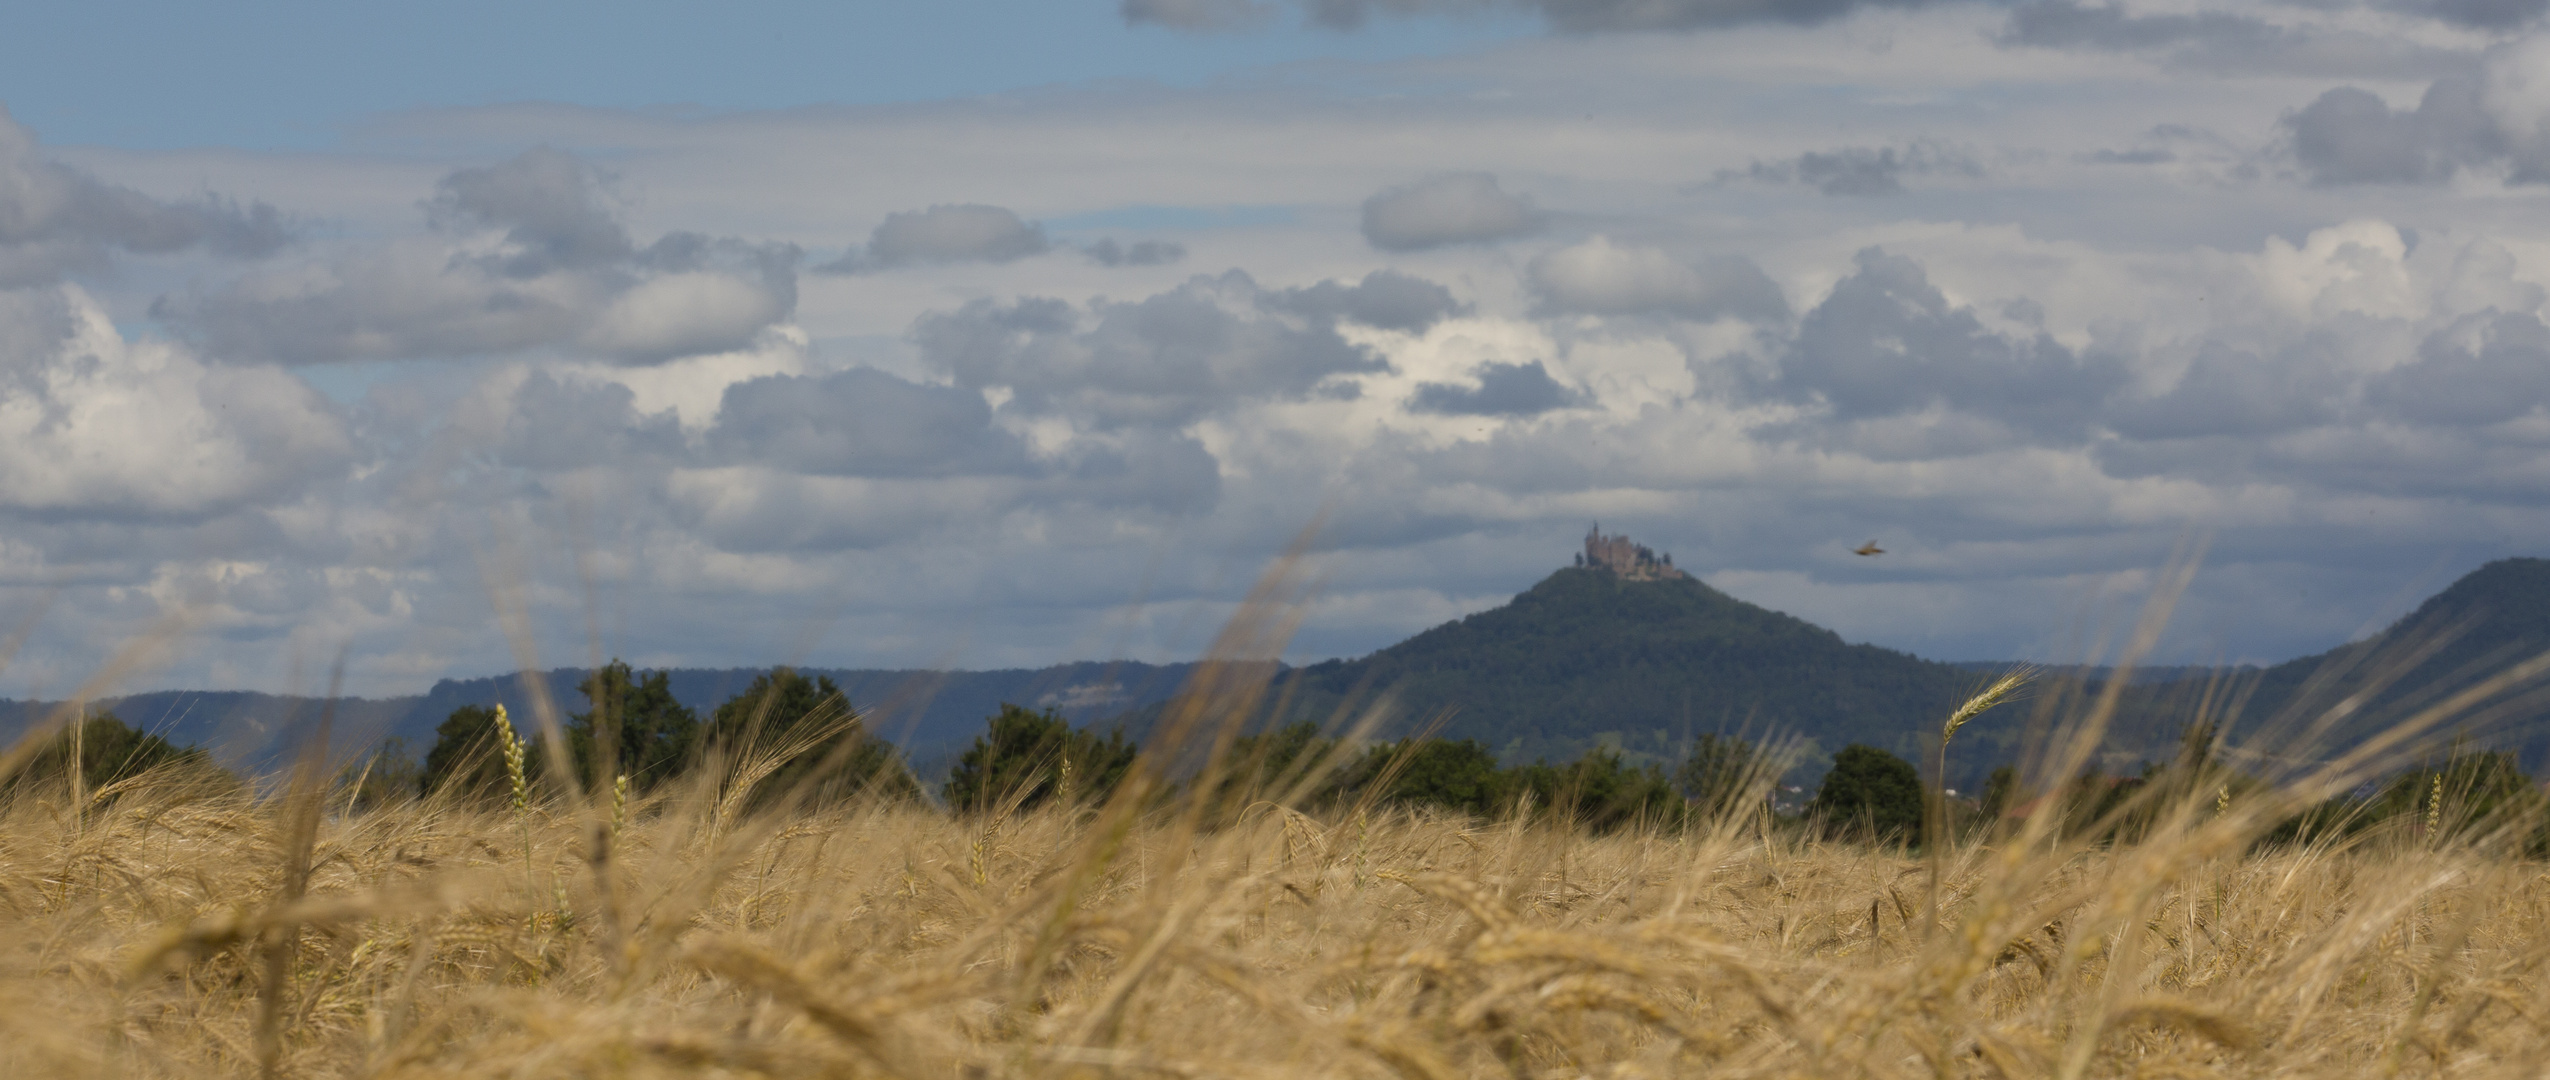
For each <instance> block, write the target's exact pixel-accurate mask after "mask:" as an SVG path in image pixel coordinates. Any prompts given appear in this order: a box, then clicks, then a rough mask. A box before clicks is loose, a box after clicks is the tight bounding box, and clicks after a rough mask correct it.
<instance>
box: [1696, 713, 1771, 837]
mask: <svg viewBox="0 0 2550 1080" xmlns="http://www.w3.org/2000/svg"><path fill="white" fill-rule="evenodd" d="M1765 767H1766V766H1765V764H1764V762H1763V761H1762V752H1761V751H1760V750H1759V749H1757V748H1755V747H1754V745H1753V744H1752V743H1750V742H1747V741H1745V740H1743V739H1739V738H1735V737H1733V736H1729V735H1714V734H1712V735H1703V736H1700V739H1699V741H1698V742H1695V743H1692V744H1691V753H1690V755H1689V756H1687V757H1685V758H1683V759H1682V768H1680V769H1678V770H1675V772H1674V777H1673V779H1674V786H1675V787H1677V788H1680V789H1681V790H1682V794H1683V795H1684V797H1686V798H1688V799H1690V800H1691V811H1692V813H1694V814H1697V815H1699V816H1700V817H1701V818H1702V819H1704V820H1710V821H1715V820H1717V819H1719V818H1723V817H1725V816H1727V815H1728V814H1731V813H1734V812H1735V811H1736V810H1738V809H1740V808H1745V809H1749V808H1750V805H1751V803H1752V802H1753V799H1752V798H1751V796H1753V795H1754V794H1755V792H1756V789H1758V788H1759V787H1760V786H1761V785H1763V784H1765V783H1767V782H1769V781H1771V780H1773V779H1776V778H1775V777H1768V776H1764V775H1762V773H1763V770H1764V769H1765Z"/></svg>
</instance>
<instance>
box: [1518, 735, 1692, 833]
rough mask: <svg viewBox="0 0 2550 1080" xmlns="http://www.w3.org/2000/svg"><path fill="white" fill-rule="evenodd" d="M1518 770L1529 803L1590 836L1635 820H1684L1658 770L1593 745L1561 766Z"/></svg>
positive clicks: (1674, 793)
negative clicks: (1633, 763)
mask: <svg viewBox="0 0 2550 1080" xmlns="http://www.w3.org/2000/svg"><path fill="white" fill-rule="evenodd" d="M1518 772H1519V774H1520V779H1521V782H1522V786H1523V787H1525V788H1527V789H1529V790H1530V791H1531V792H1532V801H1533V803H1534V804H1536V805H1538V806H1541V807H1545V808H1547V809H1548V811H1549V812H1551V813H1553V814H1556V815H1558V816H1560V817H1563V818H1569V819H1573V820H1574V821H1576V822H1577V823H1578V824H1581V825H1584V826H1585V827H1587V828H1590V829H1592V830H1594V831H1595V832H1610V831H1612V830H1614V829H1619V828H1623V827H1626V826H1629V825H1632V824H1635V823H1640V822H1645V823H1649V824H1654V825H1661V826H1679V825H1680V824H1682V822H1683V819H1684V817H1685V816H1686V809H1685V808H1686V804H1685V803H1684V802H1683V799H1682V795H1681V793H1679V792H1677V791H1675V790H1674V786H1673V781H1672V780H1670V779H1667V778H1666V776H1665V771H1664V770H1663V769H1661V768H1658V767H1656V766H1654V765H1648V766H1644V767H1633V766H1630V765H1628V764H1626V763H1625V762H1624V761H1623V760H1622V759H1621V756H1620V755H1619V754H1618V753H1616V752H1613V751H1611V750H1606V749H1601V748H1599V747H1598V748H1596V749H1593V750H1589V751H1587V752H1586V753H1585V756H1583V757H1580V758H1577V759H1576V760H1575V761H1572V762H1569V763H1568V764H1565V765H1546V764H1534V765H1529V766H1526V767H1524V768H1522V769H1520V770H1518Z"/></svg>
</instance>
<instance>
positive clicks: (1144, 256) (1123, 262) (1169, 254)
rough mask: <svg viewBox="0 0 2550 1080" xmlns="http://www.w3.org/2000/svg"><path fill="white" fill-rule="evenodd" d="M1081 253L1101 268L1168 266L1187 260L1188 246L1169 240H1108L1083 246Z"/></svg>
mask: <svg viewBox="0 0 2550 1080" xmlns="http://www.w3.org/2000/svg"><path fill="white" fill-rule="evenodd" d="M1080 253H1081V254H1083V255H1086V256H1088V257H1089V261H1091V262H1094V263H1097V264H1098V265H1100V266H1167V265H1169V264H1170V263H1174V262H1178V261H1180V260H1182V259H1184V258H1186V245H1184V244H1180V243H1176V242H1173V241H1169V240H1136V241H1134V242H1133V243H1130V244H1120V243H1117V242H1116V241H1114V240H1112V239H1107V240H1099V241H1096V242H1094V243H1089V244H1083V245H1081V247H1080Z"/></svg>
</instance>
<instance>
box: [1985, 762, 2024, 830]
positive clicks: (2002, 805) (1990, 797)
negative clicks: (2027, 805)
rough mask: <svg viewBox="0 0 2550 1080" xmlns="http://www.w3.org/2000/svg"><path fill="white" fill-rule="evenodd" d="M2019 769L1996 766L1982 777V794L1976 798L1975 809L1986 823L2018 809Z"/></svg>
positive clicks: (1998, 819) (1997, 819) (1995, 820)
mask: <svg viewBox="0 0 2550 1080" xmlns="http://www.w3.org/2000/svg"><path fill="white" fill-rule="evenodd" d="M2018 793H2019V770H2017V769H2014V768H2011V767H2010V766H2007V765H2002V766H1999V767H1996V768H1994V769H1993V770H1992V775H1990V776H1987V777H1985V778H1984V781H1983V795H1982V797H1981V798H1979V799H1977V800H1976V806H1977V809H1978V810H1979V811H1980V812H1981V814H1982V816H1983V820H1984V821H1985V822H1987V823H1989V822H1997V821H2000V820H2001V817H2002V815H2004V814H2007V813H2009V812H2010V811H2012V810H2015V809H2018V801H2017V796H2018Z"/></svg>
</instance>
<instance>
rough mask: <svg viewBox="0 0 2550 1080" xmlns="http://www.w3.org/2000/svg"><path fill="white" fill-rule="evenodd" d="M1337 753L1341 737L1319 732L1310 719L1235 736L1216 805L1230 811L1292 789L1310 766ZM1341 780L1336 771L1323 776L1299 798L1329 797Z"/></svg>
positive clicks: (1314, 801)
mask: <svg viewBox="0 0 2550 1080" xmlns="http://www.w3.org/2000/svg"><path fill="white" fill-rule="evenodd" d="M1336 752H1337V740H1335V739H1331V738H1328V737H1326V736H1323V735H1321V734H1320V733H1319V726H1318V725H1316V724H1311V723H1307V722H1302V723H1292V724H1286V725H1284V726H1282V727H1279V728H1276V729H1274V730H1272V731H1265V732H1260V733H1258V734H1255V735H1243V736H1240V737H1239V738H1237V739H1234V740H1232V742H1231V750H1230V753H1229V754H1227V755H1226V756H1224V758H1223V768H1224V772H1223V775H1222V779H1221V784H1220V786H1219V788H1218V790H1217V791H1216V793H1215V796H1214V805H1215V806H1216V807H1217V808H1218V812H1219V813H1220V814H1223V815H1228V814H1233V813H1237V812H1239V811H1241V810H1243V809H1245V808H1247V807H1248V806H1249V805H1250V804H1252V803H1254V802H1257V801H1258V800H1261V799H1274V798H1280V797H1282V796H1284V795H1287V794H1291V793H1292V792H1293V790H1294V789H1295V788H1297V787H1298V786H1300V784H1301V782H1302V781H1303V780H1304V779H1306V778H1307V776H1308V773H1309V772H1310V770H1312V769H1314V768H1316V767H1318V766H1319V764H1320V763H1321V762H1322V761H1325V760H1327V759H1328V758H1329V757H1330V756H1331V755H1333V754H1335V753H1336ZM1338 784H1339V777H1337V776H1336V775H1334V774H1332V775H1329V776H1325V777H1321V778H1319V782H1318V783H1316V784H1313V785H1312V786H1311V789H1310V790H1308V791H1304V792H1302V793H1301V796H1300V798H1299V799H1298V801H1299V802H1301V803H1303V804H1309V805H1316V804H1319V803H1322V802H1327V801H1330V800H1332V799H1334V798H1335V797H1336V795H1337V791H1338Z"/></svg>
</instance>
